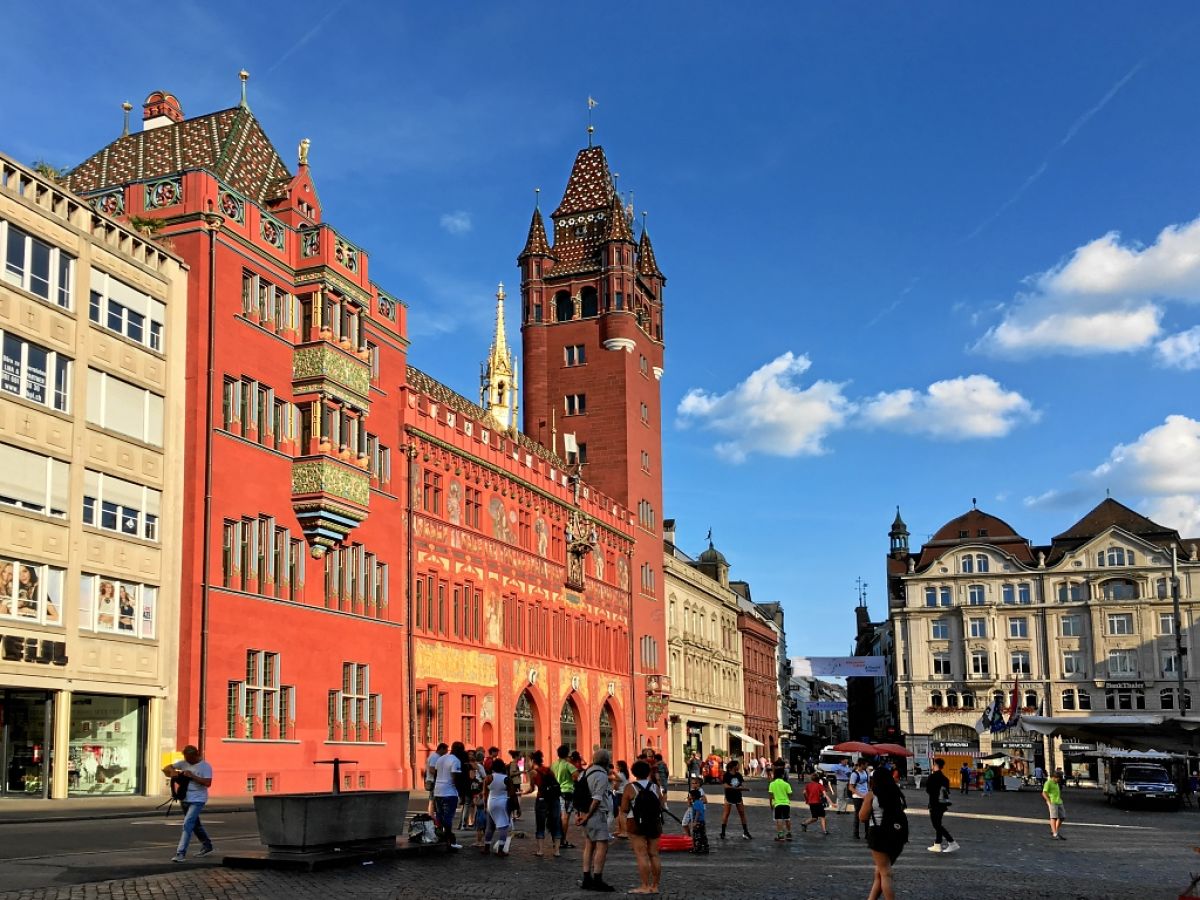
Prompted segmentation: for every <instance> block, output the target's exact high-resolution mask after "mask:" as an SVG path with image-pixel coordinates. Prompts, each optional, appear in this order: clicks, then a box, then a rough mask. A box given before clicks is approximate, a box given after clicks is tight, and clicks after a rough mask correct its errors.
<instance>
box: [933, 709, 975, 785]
mask: <svg viewBox="0 0 1200 900" xmlns="http://www.w3.org/2000/svg"><path fill="white" fill-rule="evenodd" d="M929 755H930V757H932V758H935V759H936V758H938V757H941V758H942V759H944V760H945V761H946V777H947V778H949V779H950V784H951V786H953V787H958V786H959V785H960V783H961V781H962V777H961V775H962V769H963V766H966V767H967V770H968V772H974V771H975V768H976V760H977V759H978V757H979V732H977V731H976V730H975V729H974V728H972V727H971V726H970V725H963V724H961V723H958V722H950V723H947V724H945V725H939V726H937V728H935V729H933V731H931V732H930V733H929Z"/></svg>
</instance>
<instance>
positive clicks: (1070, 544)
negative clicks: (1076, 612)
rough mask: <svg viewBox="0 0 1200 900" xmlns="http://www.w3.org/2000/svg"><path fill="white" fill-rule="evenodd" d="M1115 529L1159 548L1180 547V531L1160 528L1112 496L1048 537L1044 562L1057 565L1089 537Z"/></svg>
mask: <svg viewBox="0 0 1200 900" xmlns="http://www.w3.org/2000/svg"><path fill="white" fill-rule="evenodd" d="M1114 527H1115V528H1120V529H1121V530H1122V531H1125V532H1127V533H1129V534H1132V535H1134V536H1135V537H1139V538H1141V539H1142V540H1144V541H1146V542H1147V543H1150V544H1155V545H1157V546H1159V547H1170V546H1171V545H1173V544H1175V545H1180V546H1182V543H1183V542H1182V540H1181V538H1180V537H1179V532H1178V531H1176V530H1175V529H1174V528H1167V527H1166V526H1165V525H1159V524H1158V523H1157V522H1155V521H1153V520H1151V519H1148V518H1146V517H1145V516H1143V515H1142V514H1141V513H1139V512H1137V511H1136V510H1132V509H1130V508H1129V507H1128V506H1126V505H1125V504H1123V503H1118V502H1117V501H1116V500H1114V499H1112V497H1106V498H1104V500H1102V501H1101V502H1100V503H1098V504H1097V505H1096V506H1094V507H1093V508H1092V509H1091V510H1089V511H1088V512H1087V513H1086V514H1085V515H1084V517H1083V518H1082V519H1080V520H1079V521H1078V522H1076V523H1075V524H1074V525H1072V526H1071V527H1070V528H1068V529H1067V530H1066V531H1064V532H1063V533H1062V534H1056V535H1055V536H1054V537H1053V538H1051V541H1050V552H1049V554H1048V555H1047V561H1048V562H1050V563H1055V562H1057V561H1058V560H1059V559H1061V558H1062V557H1063V556H1064V555H1066V554H1067V553H1069V552H1070V551H1072V550H1075V549H1077V548H1079V547H1082V546H1083V545H1084V544H1086V543H1087V542H1088V541H1090V540H1091V539H1092V538H1094V537H1096V536H1098V535H1101V534H1103V533H1104V532H1105V531H1107V530H1108V529H1110V528H1114Z"/></svg>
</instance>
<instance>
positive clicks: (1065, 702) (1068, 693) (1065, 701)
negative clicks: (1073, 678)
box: [1062, 688, 1075, 709]
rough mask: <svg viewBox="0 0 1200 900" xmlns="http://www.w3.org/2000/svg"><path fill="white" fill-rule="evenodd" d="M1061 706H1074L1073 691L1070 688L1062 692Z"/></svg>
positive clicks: (1071, 707)
mask: <svg viewBox="0 0 1200 900" xmlns="http://www.w3.org/2000/svg"><path fill="white" fill-rule="evenodd" d="M1062 708H1063V709H1074V708H1075V691H1073V690H1071V689H1070V688H1068V689H1067V690H1065V691H1063V692H1062Z"/></svg>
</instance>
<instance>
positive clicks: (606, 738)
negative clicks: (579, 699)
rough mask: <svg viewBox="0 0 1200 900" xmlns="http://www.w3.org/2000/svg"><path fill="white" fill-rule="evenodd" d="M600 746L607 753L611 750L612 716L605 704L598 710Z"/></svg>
mask: <svg viewBox="0 0 1200 900" xmlns="http://www.w3.org/2000/svg"><path fill="white" fill-rule="evenodd" d="M600 746H601V748H603V749H604V750H607V751H608V752H609V753H611V752H612V750H613V714H612V710H611V709H610V708H609V706H608V704H607V703H605V704H604V707H603V708H602V709H601V710H600Z"/></svg>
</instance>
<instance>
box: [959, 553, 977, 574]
mask: <svg viewBox="0 0 1200 900" xmlns="http://www.w3.org/2000/svg"><path fill="white" fill-rule="evenodd" d="M962 570H963V571H964V572H967V573H971V572H974V571H975V560H974V559H973V558H972V557H971V555H970V554H969V553H968V554H967V555H966V556H964V557H963V558H962Z"/></svg>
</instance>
